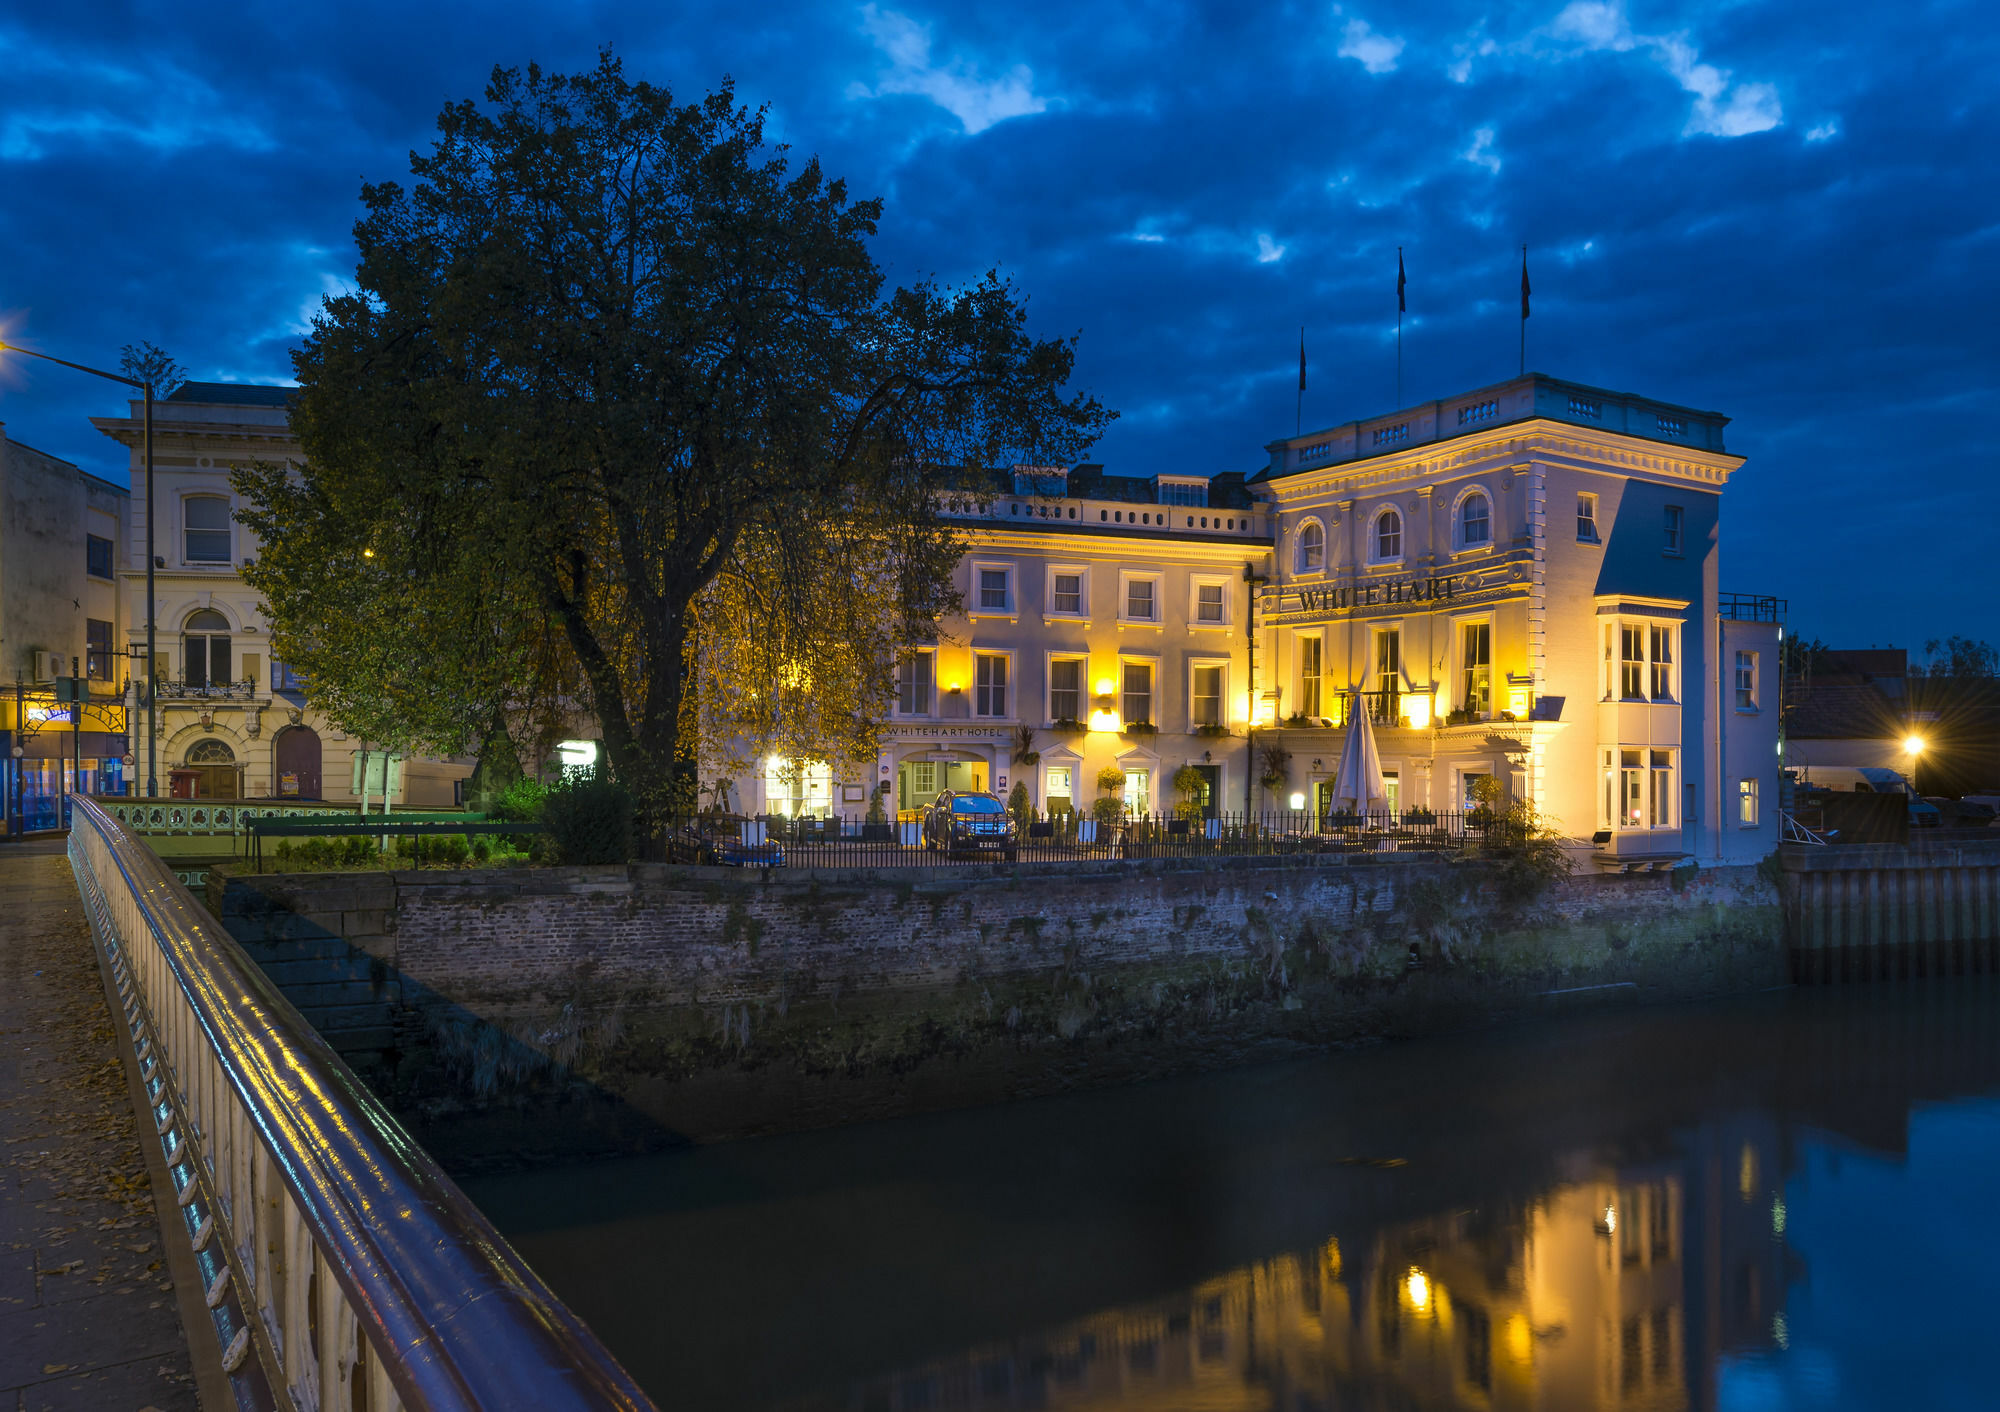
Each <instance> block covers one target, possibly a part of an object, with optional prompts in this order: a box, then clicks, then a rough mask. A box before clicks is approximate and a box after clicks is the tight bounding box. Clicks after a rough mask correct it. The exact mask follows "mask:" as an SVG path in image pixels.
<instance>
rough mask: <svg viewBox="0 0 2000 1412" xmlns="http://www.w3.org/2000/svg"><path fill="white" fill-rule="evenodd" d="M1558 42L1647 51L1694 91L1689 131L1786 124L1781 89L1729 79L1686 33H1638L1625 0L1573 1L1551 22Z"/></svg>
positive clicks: (1736, 131)
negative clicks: (1705, 60) (1707, 60)
mask: <svg viewBox="0 0 2000 1412" xmlns="http://www.w3.org/2000/svg"><path fill="white" fill-rule="evenodd" d="M1549 32H1550V33H1551V34H1552V35H1554V36H1555V38H1557V39H1559V40H1567V41H1569V42H1571V43H1574V44H1577V45H1580V46H1581V47H1582V48H1583V49H1585V50H1589V51H1606V50H1608V51H1610V52H1612V53H1617V54H1623V53H1628V52H1630V51H1631V50H1634V49H1644V50H1646V51H1648V52H1650V53H1651V54H1652V56H1653V58H1654V59H1655V60H1656V61H1657V62H1658V63H1659V65H1660V67H1662V68H1664V69H1665V70H1666V71H1667V72H1668V73H1669V74H1671V75H1673V78H1674V81H1675V82H1676V83H1678V84H1680V86H1681V87H1682V88H1683V89H1684V90H1686V91H1687V92H1689V93H1692V94H1693V95H1694V107H1693V108H1692V109H1691V110H1690V111H1689V113H1688V121H1687V127H1686V129H1685V132H1686V133H1687V134H1690V135H1692V134H1699V135H1703V136H1708V137H1745V136H1748V135H1749V134H1751V133H1754V132H1768V131H1770V130H1771V129H1772V128H1774V127H1777V126H1778V125H1779V124H1781V123H1782V122H1784V120H1785V113H1784V106H1783V105H1782V104H1781V103H1780V102H1779V100H1778V90H1777V88H1776V87H1775V86H1773V85H1771V84H1768V83H1736V84H1732V83H1731V81H1730V78H1731V75H1730V71H1729V70H1728V69H1718V68H1717V67H1715V65H1713V64H1704V63H1702V62H1701V56H1700V54H1699V52H1698V51H1697V50H1696V49H1695V47H1694V46H1693V45H1692V44H1690V43H1689V42H1688V40H1687V36H1686V35H1685V34H1668V35H1656V34H1639V33H1636V32H1635V31H1634V30H1633V28H1632V23H1631V21H1630V20H1629V19H1628V18H1627V17H1626V14H1625V5H1624V0H1570V3H1569V4H1568V5H1566V6H1564V7H1563V10H1562V13H1561V14H1559V15H1557V16H1556V18H1555V22H1554V23H1553V24H1551V25H1550V26H1549Z"/></svg>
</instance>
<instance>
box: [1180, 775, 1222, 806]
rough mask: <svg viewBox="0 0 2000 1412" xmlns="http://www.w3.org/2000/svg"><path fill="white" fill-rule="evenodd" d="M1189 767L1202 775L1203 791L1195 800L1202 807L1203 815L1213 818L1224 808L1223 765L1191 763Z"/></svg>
mask: <svg viewBox="0 0 2000 1412" xmlns="http://www.w3.org/2000/svg"><path fill="white" fill-rule="evenodd" d="M1188 768H1189V769H1190V770H1193V771H1194V772H1195V773H1196V774H1198V775H1200V776H1201V793H1200V795H1198V796H1197V797H1196V798H1195V800H1194V801H1193V802H1194V803H1195V804H1196V805H1198V806H1199V807H1200V809H1201V817H1202V818H1204V819H1213V818H1214V817H1215V816H1216V814H1217V813H1218V812H1220V811H1221V808H1222V766H1220V765H1189V766H1188Z"/></svg>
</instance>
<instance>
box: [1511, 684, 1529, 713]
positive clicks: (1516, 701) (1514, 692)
mask: <svg viewBox="0 0 2000 1412" xmlns="http://www.w3.org/2000/svg"><path fill="white" fill-rule="evenodd" d="M1507 709H1508V710H1509V711H1512V712H1513V713H1514V714H1515V715H1516V716H1525V715H1527V714H1528V688H1526V687H1525V686H1516V687H1511V688H1509V689H1508V692H1507Z"/></svg>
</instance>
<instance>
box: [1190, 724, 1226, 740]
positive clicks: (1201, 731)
mask: <svg viewBox="0 0 2000 1412" xmlns="http://www.w3.org/2000/svg"><path fill="white" fill-rule="evenodd" d="M1194 733H1195V734H1196V735H1199V736H1204V737H1206V738H1208V739H1210V740H1226V739H1228V737H1229V727H1228V726H1196V727H1195V728H1194Z"/></svg>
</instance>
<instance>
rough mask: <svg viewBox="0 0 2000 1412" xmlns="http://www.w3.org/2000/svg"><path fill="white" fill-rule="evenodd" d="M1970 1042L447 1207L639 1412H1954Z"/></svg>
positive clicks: (1127, 1120)
mask: <svg viewBox="0 0 2000 1412" xmlns="http://www.w3.org/2000/svg"><path fill="white" fill-rule="evenodd" d="M1996 1021H2000V995H1996V994H1994V993H1990V992H1989V990H1988V989H1987V988H1985V987H1983V986H1980V985H1978V984H1976V983H1963V984H1960V985H1957V986H1955V987H1953V988H1951V989H1949V990H1945V989H1940V990H1892V989H1889V988H1869V989H1863V988H1852V989H1848V990H1844V991H1814V992H1792V993H1788V994H1785V995H1780V996H1772V997H1764V998H1760V999H1758V1000H1756V1001H1754V1002H1747V1003H1737V1004H1730V1005H1717V1006H1711V1007H1702V1008H1696V1009H1674V1010H1656V1011H1644V1012H1630V1013H1625V1014H1620V1015H1608V1014H1607V1015H1597V1016H1592V1017H1587V1018H1579V1019H1570V1020H1564V1021H1561V1022H1558V1023H1556V1024H1553V1025H1549V1026H1545V1027H1542V1028H1538V1029H1519V1030H1513V1031H1509V1032H1506V1033H1492V1034H1487V1035H1480V1036H1472V1037H1466V1038H1462V1039H1455V1040H1449V1041H1429V1042H1423V1043H1414V1044H1409V1045H1402V1046H1393V1047H1385V1048H1383V1049H1380V1050H1375V1051H1370V1052H1367V1053H1360V1054H1351V1055H1345V1056H1336V1057H1332V1058H1328V1059H1325V1060H1316V1061H1312V1062H1310V1063H1305V1064H1287V1065H1279V1066H1270V1067H1265V1068H1260V1069H1254V1070H1242V1071H1236V1072H1233V1073H1227V1074H1218V1075H1209V1076H1206V1077H1202V1078H1197V1079H1189V1080H1177V1081H1173V1082H1168V1083H1160V1084H1153V1085H1148V1086H1145V1087H1143V1088H1136V1089H1128V1090H1122V1091H1116V1092H1111V1093H1097V1094H1089V1095H1079V1096H1076V1097H1073V1098H1066V1099H1060V1100H1054V1101H1048V1102H1037V1103H1029V1104H1021V1105H1015V1106H1013V1107H1009V1108H1005V1109H996V1110H986V1111H984V1112H980V1113H961V1114H949V1115H939V1116H935V1117H930V1118H922V1119H912V1120H906V1121H903V1122H898V1123H888V1124H877V1125H872V1126H870V1127H865V1128H853V1129H848V1130H845V1131H842V1132H835V1133H821V1134H805V1135H799V1136H795V1137H787V1138H781V1139H770V1140H766V1141H762V1142H755V1143H744V1144H737V1145H734V1146H731V1147H724V1148H715V1149H707V1150H703V1151H699V1152H692V1153H684V1154H677V1155H672V1156H667V1157H662V1158H649V1159H635V1160H631V1161H625V1162H615V1163H603V1164H596V1165H594V1166H592V1167H587V1168H577V1169H570V1170H568V1171H564V1172H556V1173H538V1174H523V1175H519V1176H512V1177H506V1178H494V1179H487V1180H484V1181H480V1182H475V1183H469V1184H468V1189H469V1190H471V1191H472V1193H473V1195H474V1197H475V1199H477V1200H479V1201H480V1202H481V1203H482V1204H483V1205H485V1206H486V1208H487V1209H488V1210H489V1212H491V1213H492V1214H493V1216H494V1218H495V1219H496V1220H497V1221H498V1222H499V1223H500V1225H501V1227H502V1229H503V1230H506V1231H507V1232H508V1233H509V1235H510V1236H511V1237H513V1238H514V1239H515V1240H516V1243H517V1244H518V1245H519V1246H520V1248H521V1249H522V1251H523V1253H524V1254H525V1255H527V1257H528V1259H529V1260H530V1261H531V1262H532V1263H533V1264H534V1265H535V1266H536V1268H538V1269H539V1270H541V1271H542V1273H543V1274H544V1275H545V1276H546V1277H548V1278H549V1280H550V1281H551V1283H552V1284H554V1285H555V1286H556V1288H557V1290H558V1292H559V1293H561V1294H563V1295H564V1297H565V1298H567V1299H569V1300H570V1301H571V1302H572V1303H573V1304H574V1305H575V1306H576V1307H577V1308H578V1310H579V1312H581V1313H582V1314H583V1315H584V1316H585V1317H586V1318H587V1319H589V1320H590V1322H591V1323H592V1325H593V1326H594V1327H595V1328H596V1329H597V1330H598V1332H599V1333H600V1334H601V1335H602V1336H603V1337H604V1338H605V1340H606V1342H607V1343H609V1344H610V1345H611V1347H612V1349H613V1351H614V1352H616V1353H617V1354H618V1355H619V1356H620V1357H621V1359H623V1360H624V1361H625V1362H626V1364H627V1366H628V1367H630V1368H631V1369H632V1371H633V1373H634V1374H635V1375H636V1376H637V1377H638V1378H639V1379H640V1380H641V1382H642V1383H643V1384H645V1385H646V1386H647V1388H648V1389H649V1391H651V1392H652V1393H653V1395H654V1396H655V1398H656V1400H658V1401H659V1403H660V1404H661V1405H662V1406H663V1407H675V1408H681V1407H717V1408H721V1407H766V1408H774V1409H776V1408H782V1409H786V1412H808V1409H855V1410H856V1412H860V1410H861V1409H867V1410H868V1412H875V1410H876V1409H880V1412H916V1409H931V1408H940V1409H941V1408H965V1409H982V1412H983V1409H1001V1408H1009V1409H1012V1408H1046V1409H1052V1412H1053V1410H1055V1409H1063V1410H1064V1412H1081V1410H1082V1409H1134V1410H1136V1409H1149V1412H1150V1410H1151V1409H1170V1408H1173V1409H1178V1408H1200V1409H1217V1412H1223V1409H1244V1410H1245V1412H1250V1409H1256V1412H1278V1409H1283V1412H1320V1409H1334V1408H1368V1409H1376V1408H1381V1409H1390V1408H1396V1409H1401V1408H1466V1409H1503V1408H1522V1409H1526V1408H1607V1409H1608V1408H1620V1409H1663V1410H1664V1409H1680V1408H1700V1409H1708V1408H1729V1409H1737V1408H1744V1409H1749V1408H1784V1407H1804V1406H1812V1407H1841V1408H1847V1407H1852V1408H1866V1407H1879V1406H1890V1405H1919V1404H1922V1405H1978V1404H1979V1402H1980V1400H1981V1398H1983V1397H1984V1396H1986V1394H1987V1391H1988V1386H1989V1383H1990V1368H1989V1366H1988V1364H1987V1363H1986V1362H1985V1361H1984V1355H1983V1354H1982V1353H1981V1352H1980V1350H1981V1349H1983V1348H1984V1346H1985V1341H1986V1335H1985V1331H1984V1329H1983V1328H1982V1327H1981V1325H1980V1321H1979V1320H1978V1318H1977V1317H1976V1316H1974V1315H1971V1314H1968V1313H1967V1312H1966V1311H1969V1310H1978V1309H1982V1308H1986V1307H1990V1305H1991V1303H1992V1301H1993V1300H1994V1299H1995V1298H1996V1297H2000V1279H1996V1276H1995V1273H1994V1270H1995V1264H1994V1262H1993V1260H1992V1258H1991V1257H1992V1255H1993V1253H1994V1251H1995V1249H1996V1247H2000V1228H1996V1223H1995V1217H1994V1215H1993V1210H1994V1203H1993V1201H1992V1198H1991V1195H1990V1193H1989V1191H1988V1189H1987V1188H1988V1186H1989V1184H1990V1183H1991V1181H1992V1179H1993V1177H1994V1175H1995V1174H1996V1173H2000V1102H1995V1101H1992V1100H1991V1099H1990V1098H1988V1099H1984V1100H1982V1099H1981V1096H1983V1095H1993V1094H1996V1093H2000V1024H1996V1023H1995V1022H1996ZM1950 1099H1958V1100H1961V1101H1960V1102H1957V1103H1954V1104H1951V1105H1949V1106H1945V1107H1920V1106H1919V1105H1925V1104H1935V1103H1937V1102H1938V1101H1940V1100H1950ZM1967 1099H1970V1100H1974V1101H1963V1100H1967ZM1913 1110H1914V1112H1913ZM1232 1257H1234V1258H1232ZM1945 1280H1948V1281H1949V1287H1948V1292H1949V1295H1950V1300H1949V1303H1950V1304H1951V1306H1952V1309H1951V1310H1950V1311H1946V1310H1942V1309H1941V1308H1940V1304H1941V1301H1940V1300H1939V1299H1938V1298H1937V1296H1938V1295H1939V1294H1941V1293H1944V1292H1946V1288H1945V1287H1944V1286H1943V1285H1941V1283H1940V1282H1941V1281H1945ZM1913 1369H1917V1370H1920V1371H1914V1372H1913V1371H1912V1370H1913ZM1913 1389H1921V1390H1922V1392H1921V1396H1917V1397H1915V1398H1914V1400H1912V1398H1911V1393H1912V1390H1913Z"/></svg>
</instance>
